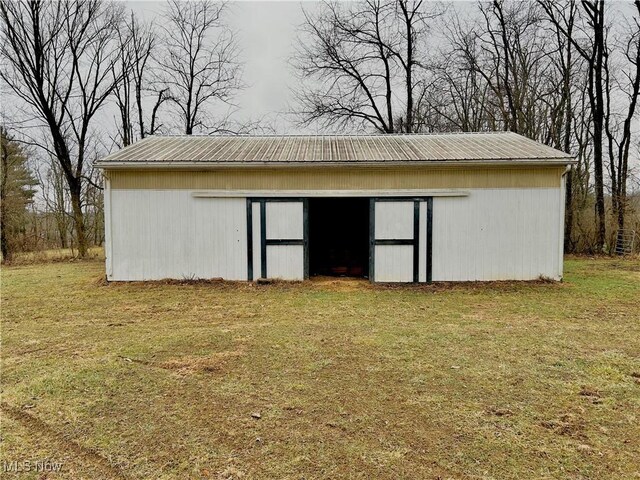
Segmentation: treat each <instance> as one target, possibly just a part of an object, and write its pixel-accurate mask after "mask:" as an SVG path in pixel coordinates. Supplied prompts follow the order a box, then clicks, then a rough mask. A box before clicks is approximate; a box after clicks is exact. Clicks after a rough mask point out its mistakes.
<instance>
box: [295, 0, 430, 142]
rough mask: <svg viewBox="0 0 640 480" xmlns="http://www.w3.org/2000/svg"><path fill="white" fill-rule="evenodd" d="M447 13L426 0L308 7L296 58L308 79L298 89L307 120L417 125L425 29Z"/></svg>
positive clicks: (387, 127) (389, 127) (385, 129)
mask: <svg viewBox="0 0 640 480" xmlns="http://www.w3.org/2000/svg"><path fill="white" fill-rule="evenodd" d="M441 14H442V9H441V8H439V7H433V6H431V8H429V9H427V8H426V7H425V6H424V5H423V2H422V1H420V0H412V1H405V0H397V1H389V0H387V1H382V0H366V1H364V2H359V3H353V4H344V3H339V2H333V3H325V4H324V5H323V7H322V10H321V11H320V13H318V14H312V13H310V12H308V11H305V22H304V24H303V26H302V31H301V38H304V41H300V42H299V45H300V46H299V49H298V52H297V54H296V58H295V59H294V62H293V63H294V65H295V66H296V68H297V69H298V71H299V73H300V76H301V78H302V80H303V81H304V82H305V85H304V87H303V89H301V90H300V91H299V92H298V94H297V96H298V100H299V112H298V113H299V114H301V115H302V123H303V124H305V125H308V124H311V123H314V122H318V123H320V125H322V126H327V127H328V126H333V127H334V128H335V127H338V128H343V127H353V126H356V127H364V126H367V127H369V128H373V129H375V130H376V131H378V132H381V133H393V132H402V131H405V132H412V131H416V129H417V125H418V122H416V108H417V105H416V103H417V102H416V100H417V99H416V93H417V96H418V98H420V94H419V92H420V88H419V85H420V83H421V82H423V81H424V78H423V77H422V76H421V75H418V74H417V73H418V70H421V68H420V67H423V65H422V60H423V58H424V55H423V51H424V39H425V35H426V28H427V25H428V21H429V20H431V19H433V18H435V17H437V16H439V15H441ZM401 92H403V93H401Z"/></svg>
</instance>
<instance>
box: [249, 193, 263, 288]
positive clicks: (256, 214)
mask: <svg viewBox="0 0 640 480" xmlns="http://www.w3.org/2000/svg"><path fill="white" fill-rule="evenodd" d="M251 223H252V224H253V228H252V230H251V231H252V235H253V238H252V250H253V278H251V279H250V280H257V279H258V278H260V277H261V276H262V273H261V259H262V252H261V250H260V204H259V203H257V202H255V203H252V204H251Z"/></svg>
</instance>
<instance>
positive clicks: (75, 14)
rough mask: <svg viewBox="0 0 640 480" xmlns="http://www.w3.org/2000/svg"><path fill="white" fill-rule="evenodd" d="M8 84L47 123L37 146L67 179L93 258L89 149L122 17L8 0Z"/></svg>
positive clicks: (97, 8) (67, 0) (90, 8)
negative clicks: (88, 221)
mask: <svg viewBox="0 0 640 480" xmlns="http://www.w3.org/2000/svg"><path fill="white" fill-rule="evenodd" d="M0 14H1V16H2V34H3V36H4V39H5V41H4V42H3V43H2V47H1V52H2V56H3V57H4V60H5V65H6V68H5V69H3V70H2V71H1V72H0V76H1V77H2V79H3V80H4V81H5V82H6V83H7V85H9V87H10V88H11V90H12V91H13V93H14V94H15V95H16V96H17V97H18V98H19V99H20V100H21V101H22V102H23V103H24V105H25V106H26V107H27V108H28V109H29V111H30V112H31V114H32V115H33V116H34V121H35V122H37V123H36V124H37V125H44V126H45V128H46V131H47V135H46V139H45V140H40V141H37V142H35V143H37V144H38V146H39V147H41V148H43V149H44V150H45V151H47V152H48V153H50V154H51V155H52V157H53V158H55V159H56V161H58V162H59V164H60V167H61V168H62V171H63V173H64V176H65V179H66V182H67V185H68V187H69V193H70V198H71V206H72V210H73V218H74V226H75V232H76V239H77V244H78V253H79V254H80V256H86V254H87V246H88V243H87V238H86V234H85V223H84V214H83V202H82V195H83V187H84V185H85V183H86V176H85V167H86V148H87V145H88V142H89V139H90V137H91V135H92V133H93V131H92V130H91V125H92V120H93V119H94V117H95V115H96V112H98V111H99V110H100V109H101V107H102V106H103V105H104V103H105V101H106V100H107V98H108V97H109V96H110V95H111V94H112V92H113V89H114V88H115V85H116V84H117V83H118V81H119V78H113V76H112V69H113V66H114V65H115V63H116V62H117V56H118V50H117V48H116V45H115V42H116V40H115V38H116V37H115V32H116V26H117V24H118V22H119V19H120V17H121V11H120V9H119V8H116V7H115V6H114V5H113V4H103V3H102V2H101V1H100V0H63V1H60V2H48V1H44V0H33V1H26V0H25V1H12V2H4V1H3V2H0Z"/></svg>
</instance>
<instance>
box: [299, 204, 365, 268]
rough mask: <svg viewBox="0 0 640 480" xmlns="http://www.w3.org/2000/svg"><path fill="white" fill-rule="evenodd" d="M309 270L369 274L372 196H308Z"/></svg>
mask: <svg viewBox="0 0 640 480" xmlns="http://www.w3.org/2000/svg"><path fill="white" fill-rule="evenodd" d="M309 273H310V274H311V275H329V276H338V277H341V276H347V277H367V276H368V275H369V199H368V198H310V199H309Z"/></svg>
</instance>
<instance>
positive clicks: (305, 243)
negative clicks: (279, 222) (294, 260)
mask: <svg viewBox="0 0 640 480" xmlns="http://www.w3.org/2000/svg"><path fill="white" fill-rule="evenodd" d="M268 202H289V203H295V202H302V239H300V238H278V239H274V238H270V239H268V238H267V203H268ZM254 203H258V204H259V205H260V278H267V247H268V246H269V245H302V247H303V256H304V257H303V258H304V259H303V265H304V267H303V269H304V270H303V278H304V279H305V280H306V279H308V278H309V200H308V198H307V197H248V198H247V279H248V280H249V281H252V280H253V279H254V274H253V273H254V265H253V204H254Z"/></svg>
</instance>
